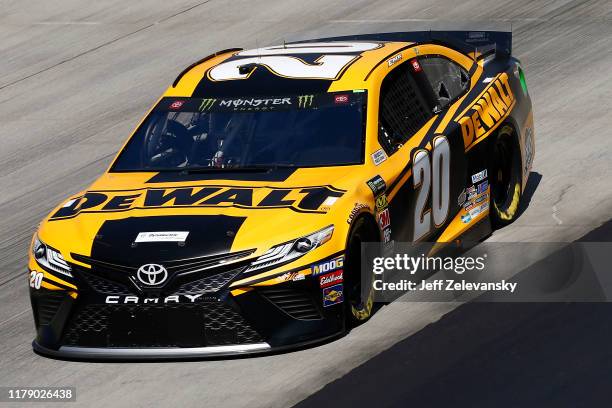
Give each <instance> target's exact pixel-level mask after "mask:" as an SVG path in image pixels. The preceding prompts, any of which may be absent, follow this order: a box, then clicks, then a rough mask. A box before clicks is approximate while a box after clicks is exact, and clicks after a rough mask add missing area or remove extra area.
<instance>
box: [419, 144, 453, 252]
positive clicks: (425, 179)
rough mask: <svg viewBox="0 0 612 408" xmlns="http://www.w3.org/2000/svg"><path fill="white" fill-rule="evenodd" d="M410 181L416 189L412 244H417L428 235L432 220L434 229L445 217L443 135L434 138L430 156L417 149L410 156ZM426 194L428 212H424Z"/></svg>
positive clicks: (446, 190)
mask: <svg viewBox="0 0 612 408" xmlns="http://www.w3.org/2000/svg"><path fill="white" fill-rule="evenodd" d="M430 156H431V158H430ZM412 179H413V182H414V188H415V190H417V199H416V205H415V210H414V236H413V241H418V240H419V239H421V238H423V237H424V236H426V235H427V234H429V233H430V232H431V230H432V218H433V224H434V225H435V226H436V228H438V227H440V226H441V225H442V224H444V222H445V221H446V218H447V217H448V211H449V204H450V199H449V198H450V197H449V195H450V191H449V189H450V145H449V144H448V139H447V138H446V137H445V136H437V137H436V138H434V140H433V148H432V152H431V155H430V154H429V152H428V151H427V150H418V151H417V152H416V153H415V154H414V156H413V159H412ZM430 193H431V196H432V197H431V209H428V210H425V206H426V205H427V201H428V198H429V195H430Z"/></svg>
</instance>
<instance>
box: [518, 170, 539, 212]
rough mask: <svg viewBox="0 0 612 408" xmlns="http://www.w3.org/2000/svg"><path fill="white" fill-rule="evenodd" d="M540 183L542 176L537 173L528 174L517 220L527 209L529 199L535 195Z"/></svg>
mask: <svg viewBox="0 0 612 408" xmlns="http://www.w3.org/2000/svg"><path fill="white" fill-rule="evenodd" d="M541 181H542V175H541V174H540V173H538V172H535V171H532V172H530V173H529V178H528V179H527V185H526V186H525V191H523V195H522V197H521V202H520V203H519V208H518V215H517V218H518V217H520V216H521V215H522V214H523V213H524V212H525V210H526V209H527V208H528V207H529V204H530V203H531V198H532V197H533V195H534V194H535V192H536V190H537V189H538V186H539V185H540V182H541Z"/></svg>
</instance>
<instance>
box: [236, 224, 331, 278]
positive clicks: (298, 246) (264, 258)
mask: <svg viewBox="0 0 612 408" xmlns="http://www.w3.org/2000/svg"><path fill="white" fill-rule="evenodd" d="M333 233H334V226H333V225H329V226H327V227H325V228H323V229H321V230H319V231H316V232H313V233H312V234H310V235H306V236H303V237H300V238H297V239H295V240H293V241H289V242H285V243H282V244H279V245H276V246H273V247H272V248H270V249H269V250H267V251H266V252H265V253H264V254H263V255H261V256H260V257H259V258H257V259H256V260H254V261H253V262H252V263H251V266H249V267H248V268H247V269H246V270H245V271H244V272H243V273H251V272H254V271H258V270H262V269H266V268H270V267H273V266H280V265H282V264H286V263H289V262H291V261H293V260H295V259H298V258H300V257H302V256H304V255H306V254H307V253H308V252H310V251H312V250H313V249H315V248H318V247H320V246H321V245H323V244H324V243H326V242H327V241H329V240H330V239H331V237H332V235H333Z"/></svg>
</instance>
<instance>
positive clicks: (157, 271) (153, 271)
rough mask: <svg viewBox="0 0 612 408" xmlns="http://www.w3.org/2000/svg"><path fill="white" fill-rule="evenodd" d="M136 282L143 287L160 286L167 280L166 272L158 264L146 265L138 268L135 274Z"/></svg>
mask: <svg viewBox="0 0 612 408" xmlns="http://www.w3.org/2000/svg"><path fill="white" fill-rule="evenodd" d="M136 276H137V277H138V280H139V281H140V282H142V283H144V284H145V285H149V286H155V285H161V284H162V283H164V282H165V281H166V279H168V271H167V270H166V268H164V267H163V266H161V265H158V264H146V265H142V266H141V267H140V268H138V272H137V273H136Z"/></svg>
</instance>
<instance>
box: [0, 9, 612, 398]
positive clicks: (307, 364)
mask: <svg viewBox="0 0 612 408" xmlns="http://www.w3.org/2000/svg"><path fill="white" fill-rule="evenodd" d="M0 10H1V12H0V55H1V56H2V58H0V146H1V147H0V163H1V165H0V188H1V190H0V191H1V192H2V194H1V195H0V231H1V234H0V305H1V306H0V385H4V386H76V387H77V399H78V402H77V404H76V405H83V406H88V407H98V406H109V405H113V406H168V405H180V406H207V407H216V406H227V407H234V406H249V407H260V406H261V407H270V406H278V407H284V406H288V405H292V404H295V403H297V402H299V401H301V400H303V399H304V398H307V397H308V396H310V395H312V394H314V393H316V392H317V391H318V390H320V389H321V388H322V387H324V386H325V385H326V384H328V383H330V382H333V381H334V380H336V379H338V378H340V377H342V376H344V375H345V374H346V373H348V372H349V371H351V370H352V369H354V368H355V367H358V366H360V365H362V364H363V363H366V362H368V361H369V360H371V359H372V358H373V357H375V356H376V355H378V354H380V353H381V352H383V351H385V350H388V349H390V348H391V347H392V346H394V345H395V344H398V343H400V342H402V343H401V344H404V345H405V344H406V342H408V344H410V343H409V342H410V341H411V339H412V338H415V339H417V340H418V339H421V340H420V341H423V339H424V340H425V342H424V343H419V344H427V340H428V337H427V336H429V338H431V339H434V338H436V337H438V336H441V335H442V336H443V335H444V333H445V331H444V330H443V327H442V329H441V330H440V331H439V332H438V331H436V330H434V329H433V328H435V327H436V326H435V324H434V325H432V323H435V322H437V321H438V320H439V319H440V318H441V317H443V316H444V315H446V314H447V313H449V312H452V310H453V309H454V308H455V307H456V305H447V304H425V303H423V304H417V303H400V302H396V303H393V304H391V305H388V306H385V307H384V308H382V309H381V310H380V311H379V312H378V313H377V314H376V315H375V316H374V318H373V319H372V320H371V321H370V322H368V324H366V325H363V326H361V327H359V328H357V329H356V330H353V331H352V332H351V333H350V334H349V335H348V336H346V337H344V338H342V339H340V340H337V341H334V342H331V343H328V344H325V345H323V346H319V347H315V348H311V349H307V350H302V351H298V352H293V353H287V354H280V355H273V356H267V357H260V358H251V359H234V360H229V361H223V360H217V361H199V362H186V363H147V364H107V363H95V364H92V363H76V362H63V361H56V360H51V359H46V358H42V357H40V356H37V355H35V354H33V353H32V351H31V348H30V341H31V339H32V337H33V335H34V327H33V319H32V316H31V312H30V307H29V299H28V297H27V283H26V282H27V279H26V270H25V265H26V255H27V247H28V243H29V240H30V237H31V235H32V233H33V231H34V229H35V227H36V225H37V224H38V222H39V221H40V220H41V219H42V218H43V216H44V215H45V214H46V213H47V212H48V211H49V210H50V209H51V208H52V207H53V206H54V205H55V204H56V203H57V202H59V201H60V200H61V199H62V198H64V197H66V196H67V195H69V194H71V193H74V192H76V191H79V190H81V189H82V188H84V187H86V186H87V185H88V184H89V183H90V182H91V181H92V180H93V179H94V178H95V177H96V176H97V175H99V174H100V173H101V172H102V171H104V169H105V168H106V166H107V165H108V164H109V161H110V160H111V158H112V157H113V155H114V154H115V153H116V151H117V149H118V148H119V146H120V145H121V143H122V142H123V141H124V140H125V138H126V137H127V135H128V134H129V132H130V131H131V129H132V128H133V127H134V126H135V125H136V123H137V121H138V120H139V119H140V118H141V116H142V115H143V114H144V112H145V111H146V110H147V109H148V108H149V107H150V105H151V104H152V103H153V102H154V101H155V100H156V98H157V97H158V96H159V95H160V94H161V93H162V91H163V90H164V89H165V88H166V87H167V86H168V85H169V84H170V83H171V82H172V81H173V80H174V78H175V76H176V75H177V74H178V72H180V71H181V70H182V69H183V68H184V67H185V66H187V65H189V64H190V63H192V62H193V61H195V60H197V59H199V58H201V57H203V56H205V55H208V54H209V53H211V52H214V51H216V50H219V49H224V48H230V47H245V48H246V47H256V46H264V45H269V44H274V43H279V42H282V40H283V39H285V38H295V37H300V36H306V35H309V34H310V35H317V34H330V33H334V32H336V33H350V32H354V31H362V30H363V29H364V27H371V28H372V29H374V28H378V29H379V31H386V30H387V29H388V28H389V27H391V26H394V27H397V25H401V26H403V27H405V29H407V30H410V29H423V28H428V27H432V28H458V27H457V26H458V25H460V26H462V27H474V28H482V25H483V24H484V23H486V24H491V23H493V24H499V25H502V26H504V27H507V26H509V25H511V26H512V30H513V32H514V54H515V55H516V56H518V57H519V58H521V59H522V61H523V63H524V65H525V67H526V73H527V81H528V85H529V90H530V93H531V95H532V99H533V102H534V112H535V135H536V156H535V162H534V170H533V171H534V173H532V180H531V182H530V185H529V187H528V191H527V200H526V202H528V204H529V205H528V206H526V208H524V212H523V213H522V214H521V216H520V218H519V219H518V220H517V221H516V222H515V223H514V224H513V225H511V226H509V227H507V228H505V229H504V230H501V231H498V232H496V233H494V234H493V235H492V236H491V237H490V238H489V241H568V242H569V241H573V240H575V239H578V238H580V237H582V236H584V235H585V234H587V233H588V232H589V231H592V230H595V229H596V228H597V227H599V226H600V225H602V224H603V223H604V222H606V221H607V220H608V219H609V218H610V215H611V214H612V182H611V181H610V180H611V178H610V176H611V175H612V171H611V169H610V163H612V135H611V134H610V133H611V131H610V129H612V116H611V115H610V113H609V108H610V106H612V69H610V67H611V66H612V3H611V2H610V1H474V0H468V1H461V2H457V1H431V0H414V1H410V2H406V1H399V0H393V1H363V0H359V1H355V0H353V1H349V0H347V1H329V0H325V1H323V0H312V1H287V0H283V1H281V0H277V1H266V2H263V1H261V2H255V1H232V2H227V1H220V0H208V1H200V2H197V1H186V0H179V1H173V2H167V1H166V2H164V1H159V0H152V1H138V2H125V1H99V2H82V1H77V0H60V1H54V2H43V1H32V0H24V1H19V2H15V1H11V0H0ZM449 22H452V23H449ZM604 238H605V237H604ZM607 239H608V240H610V238H609V235H607ZM471 307H472V308H475V309H478V308H479V307H487V306H486V305H478V304H476V305H472V306H471ZM608 315H609V314H608ZM450 316H451V317H452V316H455V317H453V319H454V320H453V322H454V323H453V325H454V326H453V327H454V328H455V330H463V329H464V328H465V329H467V328H469V327H471V326H472V325H474V324H475V322H476V321H477V320H478V319H482V317H481V314H480V313H465V312H462V313H460V314H459V316H460V317H461V319H459V320H457V319H456V316H457V315H456V314H451V315H450ZM502 317H503V315H500V318H502ZM576 317H577V318H579V317H580V314H578V316H576ZM488 318H490V319H491V321H492V322H494V321H495V318H494V316H493V317H492V316H489V317H488ZM526 318H528V316H527V317H526ZM427 325H431V326H429V327H427V328H426V329H425V330H422V329H423V328H424V327H425V326H427ZM492 326H493V324H492ZM423 336H425V337H424V338H423ZM553 339H554V337H553ZM607 344H609V342H608V343H607ZM392 350H395V349H390V351H392ZM402 350H404V351H406V349H402V348H399V349H397V352H398V353H399V352H402ZM422 352H423V353H427V352H428V349H427V348H424V349H422ZM386 355H388V352H387V354H384V355H383V356H386ZM491 358H492V359H495V358H496V357H495V356H491ZM436 361H439V360H436V359H432V364H435V363H436ZM608 361H610V359H608ZM504 362H505V361H504V360H503V359H498V360H493V362H492V363H490V364H489V365H488V366H487V369H488V370H490V371H491V372H495V371H496V370H497V369H498V368H499V367H498V366H496V363H497V364H499V365H501V364H504ZM426 366H427V364H424V363H423V361H422V362H421V365H420V366H419V365H417V366H416V367H417V368H422V367H426ZM610 367H612V364H610ZM608 373H609V370H607V371H604V372H603V373H602V375H606V376H608V377H609V375H608ZM413 375H414V374H413ZM423 390H425V391H427V390H429V391H431V390H432V388H427V387H425V388H423ZM502 395H503V394H502ZM408 397H409V396H408ZM501 397H502V396H500V398H501ZM419 398H422V397H419ZM179 401H180V403H179ZM408 401H410V398H409V399H408ZM418 401H420V402H421V403H424V402H425V401H426V400H424V399H418ZM333 403H334V401H333V399H332V400H331V401H328V404H327V405H331V404H333ZM417 405H421V404H417ZM17 406H24V405H23V404H19V405H17ZM70 406H75V404H70Z"/></svg>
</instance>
